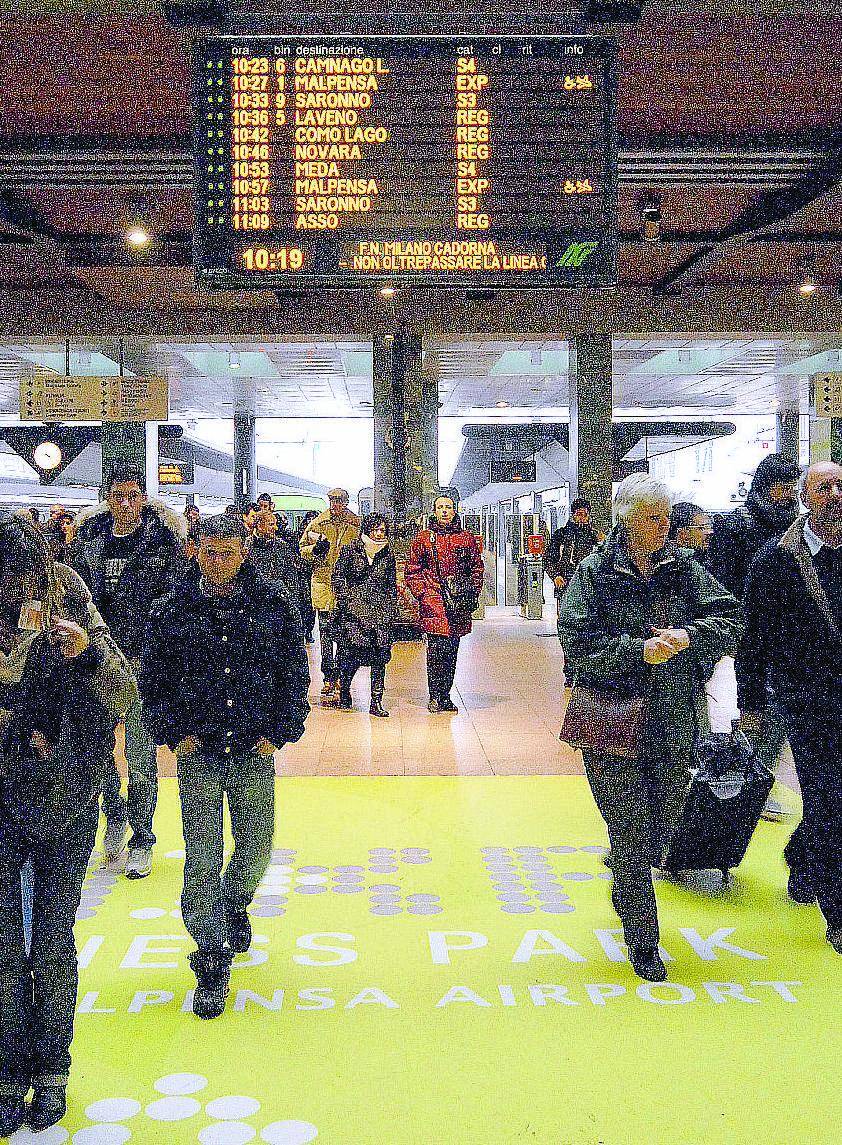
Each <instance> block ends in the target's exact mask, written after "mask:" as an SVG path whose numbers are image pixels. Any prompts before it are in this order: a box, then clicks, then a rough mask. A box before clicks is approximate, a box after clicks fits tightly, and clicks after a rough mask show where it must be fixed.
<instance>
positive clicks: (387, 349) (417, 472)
mask: <svg viewBox="0 0 842 1145" xmlns="http://www.w3.org/2000/svg"><path fill="white" fill-rule="evenodd" d="M372 349H373V354H372V364H373V385H374V505H375V508H376V509H378V510H379V511H380V512H382V513H385V514H386V515H387V516H389V517H392V518H393V519H394V521H395V522H396V523H400V522H403V521H408V520H412V519H414V518H415V517H417V516H418V515H419V514H420V513H422V512H423V511H425V510H426V509H429V508H430V506H431V504H432V500H433V497H434V496H435V491H436V488H437V485H438V382H437V379H436V378H434V377H431V376H430V375H428V374H425V373H424V371H423V369H422V359H421V337H420V335H419V334H417V333H416V332H414V331H410V330H405V329H398V330H396V331H395V333H394V334H393V335H388V336H387V337H386V338H382V337H380V338H377V339H375V341H374V343H373V347H372Z"/></svg>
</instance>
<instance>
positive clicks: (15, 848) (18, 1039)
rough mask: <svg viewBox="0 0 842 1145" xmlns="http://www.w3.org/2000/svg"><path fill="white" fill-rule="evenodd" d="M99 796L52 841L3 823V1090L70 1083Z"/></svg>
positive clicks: (0, 1076) (0, 916)
mask: <svg viewBox="0 0 842 1145" xmlns="http://www.w3.org/2000/svg"><path fill="white" fill-rule="evenodd" d="M97 818H98V815H97V805H96V802H95V801H94V802H93V803H91V805H90V806H89V807H87V808H86V809H85V811H84V812H83V813H82V815H80V816H79V817H78V818H77V819H75V820H74V821H73V823H72V824H71V825H70V828H69V829H68V831H67V832H66V833H65V834H64V835H62V836H60V837H59V838H56V839H50V840H49V841H48V842H42V841H37V842H34V841H32V840H30V839H27V838H26V836H25V835H24V834H23V832H22V831H21V829H20V828H19V827H17V825H16V824H13V823H11V822H10V821H9V820H8V819H4V822H3V823H2V826H0V934H2V942H0V1095H7V1096H8V1095H17V1096H19V1097H23V1096H25V1094H26V1093H27V1092H28V1090H29V1087H30V1086H31V1085H35V1086H47V1085H66V1084H67V1079H68V1076H69V1074H70V1043H71V1042H72V1040H73V1014H74V1011H75V1009H76V993H77V988H78V983H79V975H78V969H77V965H76V946H75V943H74V941H73V923H74V921H75V917H76V910H77V908H78V906H79V898H80V895H81V890H82V882H83V880H84V878H85V871H86V868H87V865H88V860H89V859H90V857H91V852H92V850H93V846H94V839H95V838H96V829H97ZM27 859H29V860H31V863H32V883H33V896H32V942H31V950H30V954H29V957H27V952H26V939H25V934H24V919H23V911H22V895H21V872H22V870H23V869H24V868H25V866H26V863H27Z"/></svg>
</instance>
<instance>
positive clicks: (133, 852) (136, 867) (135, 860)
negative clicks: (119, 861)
mask: <svg viewBox="0 0 842 1145" xmlns="http://www.w3.org/2000/svg"><path fill="white" fill-rule="evenodd" d="M151 870H152V848H151V847H129V857H128V858H127V859H126V878H127V879H145V878H146V876H147V875H148V874H149V872H150V871H151Z"/></svg>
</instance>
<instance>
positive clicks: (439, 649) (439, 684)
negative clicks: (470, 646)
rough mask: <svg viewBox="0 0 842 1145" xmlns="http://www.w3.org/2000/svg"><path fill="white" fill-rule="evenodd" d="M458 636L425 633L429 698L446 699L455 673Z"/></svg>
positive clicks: (448, 696)
mask: <svg viewBox="0 0 842 1145" xmlns="http://www.w3.org/2000/svg"><path fill="white" fill-rule="evenodd" d="M459 640H460V637H459V636H435V635H434V634H433V633H430V632H428V633H427V684H428V686H429V689H430V699H431V700H447V699H449V698H450V690H451V688H452V687H453V678H454V676H455V675H456V658H457V656H458V655H459Z"/></svg>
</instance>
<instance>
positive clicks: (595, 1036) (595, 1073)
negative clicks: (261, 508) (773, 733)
mask: <svg viewBox="0 0 842 1145" xmlns="http://www.w3.org/2000/svg"><path fill="white" fill-rule="evenodd" d="M278 808H279V812H278V829H277V833H276V840H275V842H276V847H277V850H276V851H275V854H274V857H273V862H272V866H271V867H270V869H269V871H268V872H267V876H266V879H265V880H264V883H263V884H262V886H261V888H260V890H259V892H258V897H257V899H256V900H255V904H254V908H253V923H254V929H255V941H254V945H253V948H252V951H251V952H250V953H249V954H248V955H242V956H239V957H238V959H237V962H236V964H235V968H234V972H233V974H232V989H231V994H230V997H229V1002H228V1009H227V1011H226V1013H225V1014H224V1015H223V1016H222V1017H221V1018H219V1019H217V1020H215V1021H213V1022H202V1021H200V1020H199V1019H197V1018H195V1017H193V1016H192V1014H191V1013H190V1012H189V1010H190V998H189V990H190V987H191V985H192V982H193V979H192V975H191V973H190V971H189V967H188V964H187V954H188V952H189V950H190V949H191V943H190V942H189V940H188V939H187V936H186V934H185V932H184V930H183V927H182V923H181V920H180V918H179V915H178V899H179V893H180V889H181V867H182V864H181V856H182V852H181V851H180V850H179V848H180V847H181V846H182V845H183V843H182V838H181V833H180V823H179V816H178V800H177V792H176V787H175V781H174V780H165V781H163V783H162V793H161V802H160V806H159V811H158V815H157V818H156V831H157V833H158V836H159V845H158V848H157V850H156V854H155V867H154V870H153V873H152V875H151V876H150V878H148V879H146V880H145V881H142V882H134V883H131V882H128V881H127V880H125V879H124V878H122V877H119V876H118V877H115V876H114V875H109V874H107V873H105V874H101V873H99V872H98V871H97V870H96V868H93V867H92V868H91V875H90V877H89V879H88V880H87V881H86V884H85V888H84V897H83V906H82V915H83V918H82V920H81V921H80V923H79V925H78V928H77V940H78V946H79V951H80V963H81V971H80V989H79V1011H78V1015H77V1020H76V1040H75V1043H74V1068H73V1075H72V1078H71V1086H70V1090H69V1100H70V1111H69V1114H68V1117H67V1119H66V1121H65V1122H64V1125H63V1126H62V1127H56V1128H55V1129H53V1130H52V1131H50V1132H49V1133H47V1134H42V1135H41V1136H39V1137H32V1138H27V1137H26V1136H25V1135H23V1134H18V1136H17V1137H16V1138H13V1140H14V1141H16V1142H17V1141H25V1140H27V1139H29V1140H32V1141H35V1142H43V1143H44V1145H59V1143H61V1142H64V1141H72V1142H74V1143H78V1145H121V1143H123V1142H126V1141H132V1142H162V1143H164V1142H165V1143H167V1145H182V1143H187V1142H199V1143H200V1145H241V1143H244V1142H248V1141H255V1142H267V1143H269V1145H303V1143H305V1142H310V1141H316V1142H318V1143H319V1145H322V1143H324V1145H368V1143H375V1142H376V1143H377V1145H410V1143H411V1145H502V1143H509V1142H511V1143H515V1142H518V1143H521V1142H522V1143H529V1145H568V1143H569V1145H598V1143H599V1145H643V1143H648V1142H663V1143H664V1145H683V1143H688V1145H689V1143H691V1142H692V1143H694V1145H695V1143H696V1142H706V1143H708V1145H714V1143H721V1145H725V1143H726V1142H727V1143H729V1145H732V1143H735V1142H737V1143H738V1142H758V1143H763V1145H775V1143H780V1145H792V1143H794V1142H800V1141H809V1142H811V1143H814V1145H815V1143H824V1142H831V1141H835V1140H837V1139H838V1137H837V1134H838V1129H839V1123H840V1119H839V1114H840V1088H839V1076H838V1063H839V1061H840V1060H842V1032H841V1031H842V1022H840V1020H839V1017H840V1013H842V1005H840V1001H842V998H840V985H842V959H839V957H838V955H835V954H834V953H833V951H832V950H831V949H830V947H829V946H828V945H827V944H826V943H825V941H824V928H823V925H822V920H821V916H820V915H819V913H818V911H817V910H816V908H811V907H796V906H794V905H793V904H791V903H788V902H787V900H786V897H785V871H784V867H783V864H782V861H781V857H780V853H781V850H782V848H783V845H784V842H785V840H786V837H787V834H788V830H787V828H786V827H785V826H781V825H778V824H766V823H763V824H761V826H760V828H759V829H758V832H757V835H756V837H755V839H754V840H753V842H752V845H751V847H750V849H749V853H748V855H747V857H746V859H745V861H744V862H743V864H742V866H741V867H740V868H739V870H738V871H737V873H736V876H735V880H734V883H733V885H732V886H731V887H730V888H728V889H726V890H722V889H717V888H713V887H712V885H710V884H708V885H707V886H700V887H696V888H687V887H683V886H678V885H672V884H669V883H665V882H661V883H659V884H658V890H657V893H658V899H659V903H660V908H661V918H662V942H663V949H664V951H665V954H666V956H668V957H669V962H668V968H669V975H670V980H669V982H668V983H665V984H662V985H655V986H653V985H649V984H643V983H641V982H639V980H638V979H636V978H635V977H634V975H633V974H632V973H631V970H630V968H629V966H628V963H627V961H626V960H625V952H624V948H623V947H622V945H621V941H620V940H621V935H620V932H619V931H618V922H617V918H616V916H615V915H614V913H613V911H612V909H611V905H610V900H609V890H610V881H609V879H608V877H607V872H606V869H605V867H604V865H603V863H602V851H603V847H604V842H605V835H604V830H603V826H602V823H601V821H600V820H599V818H598V816H597V814H596V811H595V809H594V807H593V804H592V802H591V800H590V796H589V793H588V790H587V787H586V784H585V782H584V781H583V780H582V779H579V778H568V777H547V778H511V779H509V778H497V779H485V778H462V779H452V778H441V779H439V778H406V779H282V780H279V781H278Z"/></svg>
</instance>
